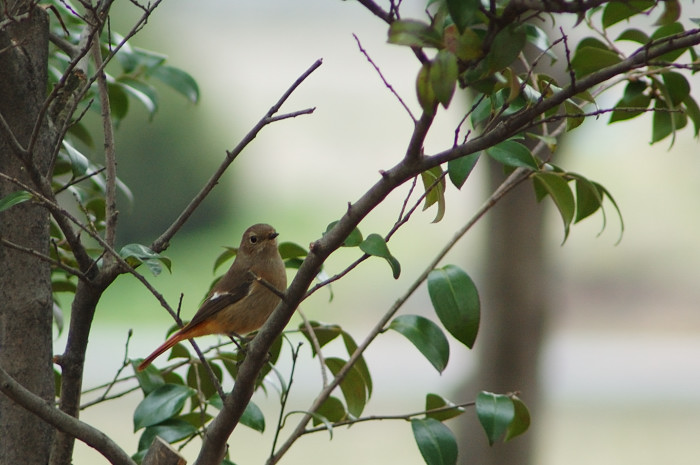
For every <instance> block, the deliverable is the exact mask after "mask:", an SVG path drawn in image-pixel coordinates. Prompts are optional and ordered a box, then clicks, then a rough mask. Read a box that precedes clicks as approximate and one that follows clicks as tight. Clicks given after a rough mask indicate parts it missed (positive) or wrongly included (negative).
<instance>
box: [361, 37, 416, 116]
mask: <svg viewBox="0 0 700 465" xmlns="http://www.w3.org/2000/svg"><path fill="white" fill-rule="evenodd" d="M352 36H353V37H354V38H355V42H357V46H358V47H359V49H360V52H362V54H363V55H364V56H365V58H367V61H369V64H371V65H372V67H373V68H374V70H375V71H376V72H377V74H378V75H379V78H380V79H381V80H382V82H383V83H384V86H385V87H386V88H387V89H389V90H390V91H391V93H392V94H394V97H396V99H397V100H398V101H399V103H400V104H401V106H402V107H403V108H404V110H406V113H408V116H410V117H411V120H413V122H414V123H415V122H416V117H415V116H413V113H412V112H411V109H410V108H408V105H406V102H404V101H403V99H402V98H401V96H400V95H399V93H398V92H396V89H394V86H392V85H391V84H389V81H387V80H386V78H385V77H384V74H382V70H381V69H379V66H377V64H376V63H375V62H374V61H373V60H372V58H371V57H370V56H369V53H367V50H365V49H364V48H363V47H362V43H360V39H358V38H357V36H356V35H355V34H354V33H353V34H352Z"/></svg>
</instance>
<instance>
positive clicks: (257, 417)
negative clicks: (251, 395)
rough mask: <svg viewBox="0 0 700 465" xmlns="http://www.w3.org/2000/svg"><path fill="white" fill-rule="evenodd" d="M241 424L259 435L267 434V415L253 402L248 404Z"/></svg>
mask: <svg viewBox="0 0 700 465" xmlns="http://www.w3.org/2000/svg"><path fill="white" fill-rule="evenodd" d="M240 422H241V424H242V425H245V426H247V427H248V428H252V429H254V430H255V431H257V432H259V433H264V432H265V415H263V413H262V410H260V407H258V406H257V404H255V403H254V402H253V401H250V402H248V405H246V407H245V410H244V411H243V414H242V415H241V419H240Z"/></svg>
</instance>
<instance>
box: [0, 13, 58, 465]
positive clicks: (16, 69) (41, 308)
mask: <svg viewBox="0 0 700 465" xmlns="http://www.w3.org/2000/svg"><path fill="white" fill-rule="evenodd" d="M30 3H31V2H14V3H13V4H10V2H8V3H7V4H4V5H3V9H2V11H0V25H1V26H0V114H2V116H3V117H4V119H5V121H6V122H7V126H9V129H10V131H11V133H12V136H10V135H9V134H8V131H0V172H2V173H4V174H5V175H8V176H10V177H12V178H13V179H14V180H17V181H20V182H22V183H25V184H27V185H32V181H31V176H30V175H29V173H28V169H27V167H28V166H29V164H31V163H34V165H35V166H36V167H38V168H39V169H42V170H46V169H48V165H49V157H50V154H51V151H50V149H49V144H50V138H49V137H48V134H47V132H46V131H47V126H46V125H45V124H44V125H42V128H41V130H40V131H39V137H37V140H36V144H35V145H34V150H33V151H32V153H27V154H25V155H24V156H22V155H21V154H20V153H19V152H18V151H17V150H16V144H13V142H12V137H14V139H15V140H16V141H17V142H19V144H21V145H22V146H23V147H25V148H26V147H27V146H28V145H29V141H30V139H31V137H32V132H33V129H34V126H35V122H36V121H37V118H38V115H39V113H40V109H41V107H42V105H43V102H44V99H45V98H46V89H47V63H48V61H47V59H48V17H47V15H46V13H45V12H44V11H43V10H42V9H41V8H34V7H32V6H31V4H30ZM17 190H21V189H20V188H19V187H18V186H17V185H16V184H15V183H14V182H11V181H8V180H5V179H2V178H0V198H3V197H5V196H6V195H8V194H9V193H11V192H14V191H17ZM49 224H50V223H49V215H48V212H47V211H46V209H44V208H42V207H41V206H39V205H38V204H35V203H32V202H24V203H22V204H19V205H15V206H14V207H12V208H10V209H8V210H6V211H4V212H0V237H1V238H2V239H4V240H6V241H9V242H11V243H14V244H17V245H20V246H22V247H25V248H30V249H33V250H35V251H38V252H40V253H42V254H45V255H48V254H49ZM52 305H53V301H52V296H51V269H50V266H49V264H48V263H47V262H45V261H42V260H40V259H38V258H36V257H35V256H32V255H30V254H27V253H25V252H21V251H18V250H16V249H13V248H10V247H7V246H5V245H3V244H2V243H0V366H2V368H3V369H4V370H6V371H7V372H8V374H10V375H11V376H12V377H13V378H14V379H15V380H17V381H18V382H19V383H21V384H22V385H23V386H25V387H26V388H27V389H29V390H30V391H32V392H34V393H35V394H37V395H39V396H41V397H42V398H43V399H45V400H46V401H47V402H51V403H52V402H53V400H54V382H53V371H52V362H51V359H52V327H51V325H52ZM53 433H54V431H53V428H52V427H51V426H49V425H48V424H46V423H45V422H43V421H42V420H40V419H39V418H38V417H36V416H34V415H33V414H32V413H29V412H28V411H26V410H24V409H23V408H22V407H19V406H17V405H15V404H14V403H13V402H12V401H10V399H8V398H7V397H5V396H4V395H2V394H0V465H10V464H12V465H15V464H19V463H21V464H27V465H33V464H36V465H43V464H46V463H47V461H48V457H49V451H50V447H51V442H52V437H53Z"/></svg>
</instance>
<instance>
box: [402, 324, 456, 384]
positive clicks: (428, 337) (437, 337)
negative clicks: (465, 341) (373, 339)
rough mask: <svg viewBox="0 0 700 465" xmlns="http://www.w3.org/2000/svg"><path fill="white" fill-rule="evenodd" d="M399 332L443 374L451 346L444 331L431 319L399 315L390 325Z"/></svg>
mask: <svg viewBox="0 0 700 465" xmlns="http://www.w3.org/2000/svg"><path fill="white" fill-rule="evenodd" d="M389 329H393V330H394V331H398V332H399V333H400V334H402V335H403V336H404V337H405V338H406V339H408V340H409V341H411V343H412V344H413V345H414V346H416V348H417V349H418V350H419V351H420V353H422V354H423V356H424V357H425V358H426V359H428V361H429V362H430V363H431V364H432V365H433V366H434V367H435V369H436V370H437V371H439V372H441V373H442V371H443V370H444V369H445V367H446V366H447V362H448V360H449V358H450V345H449V344H448V342H447V338H446V337H445V335H444V334H443V332H442V330H441V329H440V328H439V327H438V325H436V324H435V323H433V322H432V321H430V320H429V319H427V318H425V317H422V316H418V315H399V316H397V317H396V318H394V319H393V320H392V321H391V323H390V324H389Z"/></svg>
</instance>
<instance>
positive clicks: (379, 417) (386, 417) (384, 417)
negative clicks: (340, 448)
mask: <svg viewBox="0 0 700 465" xmlns="http://www.w3.org/2000/svg"><path fill="white" fill-rule="evenodd" d="M474 405H476V401H473V400H472V401H469V402H464V403H461V404H456V405H444V406H442V407H437V408H432V409H428V410H421V411H420V412H413V413H404V414H398V415H369V416H366V417H360V418H354V419H350V420H343V421H338V422H336V423H333V424H332V425H331V426H332V427H333V428H336V427H338V426H349V425H354V424H355V423H363V422H366V421H378V420H404V421H409V420H411V419H412V418H413V417H418V416H421V415H426V416H427V415H431V414H435V413H442V412H448V411H450V410H454V409H459V410H462V409H463V408H464V407H473V406H474ZM327 429H328V427H327V426H318V427H316V428H309V429H306V430H304V432H303V433H302V435H304V434H309V433H316V432H319V431H326V430H327Z"/></svg>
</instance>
